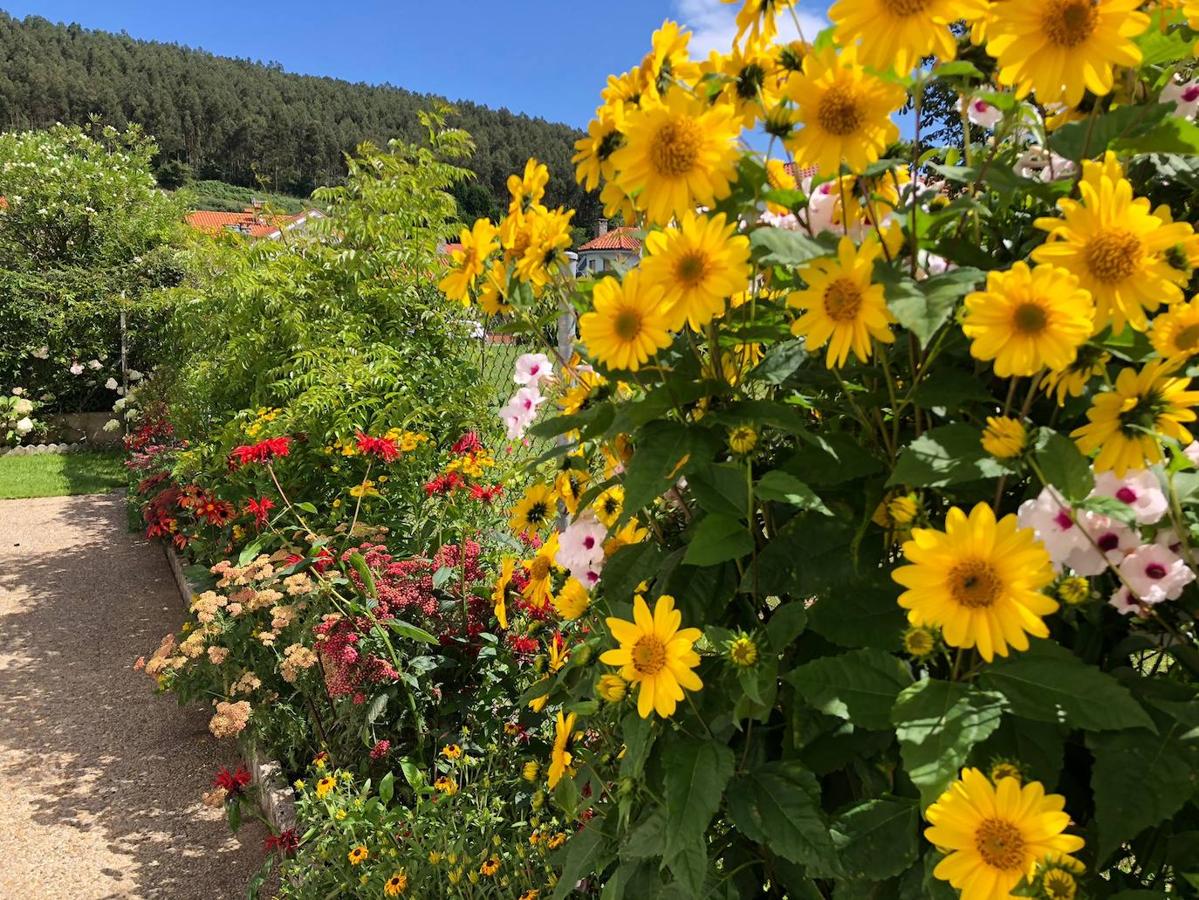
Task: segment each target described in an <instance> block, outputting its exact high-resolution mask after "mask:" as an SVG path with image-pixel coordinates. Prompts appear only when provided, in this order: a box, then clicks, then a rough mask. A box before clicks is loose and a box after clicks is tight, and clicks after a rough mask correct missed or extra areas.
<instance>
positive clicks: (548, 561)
mask: <svg viewBox="0 0 1199 900" xmlns="http://www.w3.org/2000/svg"><path fill="white" fill-rule="evenodd" d="M557 555H558V532H556V531H555V532H554V533H553V534H551V535H550V536H549V539H548V540H547V541H546V542H545V543H544V544H542V545H541V546H540V547H538V548H537V552H536V553H535V554H534V555H533V558H532V559H526V560H525V561H524V562H523V563H521V565H522V566H524V569H525V574H526V575H527V576H528V581H527V582H526V583H525V586H524V589H523V590H522V591H521V592H520V595H521V596H522V597H524V598H525V600H527V601H528V602H529V605H530V606H535V607H537V608H538V609H544V608H545V606H546V604H549V603H553V602H554V570H555V569H557V568H558V565H557V563H555V562H554V557H555V556H557Z"/></svg>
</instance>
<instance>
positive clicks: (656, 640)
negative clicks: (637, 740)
mask: <svg viewBox="0 0 1199 900" xmlns="http://www.w3.org/2000/svg"><path fill="white" fill-rule="evenodd" d="M682 622H683V616H682V613H680V612H679V611H678V610H676V609H675V608H674V598H673V597H670V596H668V595H666V594H663V595H662V596H661V597H659V598H658V602H657V604H656V605H655V606H654V612H653V614H652V615H651V614H650V611H649V607H648V606H647V605H646V603H645V599H644V598H643V597H641V596H640V595H638V596H637V597H636V598H634V600H633V621H632V622H629V621H626V620H624V619H617V618H612V617H609V618H608V619H607V624H608V629H609V630H610V631H611V632H612V636H613V637H614V638H616V640H617V642H618V643H619V644H620V646H619V647H617V648H616V649H614V650H608V651H606V652H605V653H604V654H603V655H602V656H600V661H601V662H603V663H605V664H606V665H609V666H620V667H621V669H620V677H621V678H623V679H624V680H625V681H628V682H631V683H635V684H636V685H637V712H638V713H639V714H640V715H641V718H643V719H645V718H648V717H649V714H650V713H651V712H656V713H657V714H658V715H659V716H661V717H662V718H664V719H668V718H670V717H671V716H672V715H674V711H675V707H676V706H677V705H678V702H679V701H680V700H682V699H683V691H684V690H688V691H698V690H700V689H701V688H702V687H703V682H702V681H700V679H699V676H698V675H696V674H695V671H694V670H695V668H696V666H698V665H699V654H697V653H696V652H695V650H693V649H692V647H693V645H694V644H695V642H696V641H697V640H699V638H700V635H701V634H702V632H701V631H700V630H699V629H698V628H683V629H680V628H679V626H680V625H681V624H682Z"/></svg>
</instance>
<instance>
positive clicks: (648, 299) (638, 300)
mask: <svg viewBox="0 0 1199 900" xmlns="http://www.w3.org/2000/svg"><path fill="white" fill-rule="evenodd" d="M592 302H593V304H594V307H595V308H594V309H593V310H592V311H591V312H588V313H584V314H583V315H582V316H581V317H580V318H579V337H580V338H582V340H583V343H584V344H586V345H587V349H588V350H590V351H591V354H592V355H593V356H594V357H595V358H596V359H598V360H599V361H600V362H602V363H603V364H604V365H605V366H607V367H608V368H610V369H628V370H629V371H631V372H635V371H637V370H638V369H639V368H641V366H642V365H643V364H644V363H645V362H646V361H647V360H648V359H649V358H650V357H651V356H653V355H654V354H655V353H657V352H658V351H659V350H661V349H662V348H663V347H669V346H670V330H669V329H670V317H669V306H668V305H667V304H666V303H664V302H663V300H662V289H661V288H660V287H658V286H657V285H654V284H651V283H650V282H649V280H648V279H647V278H646V277H645V276H644V274H643V273H642V272H641V271H640V270H637V269H634V270H633V271H632V272H629V273H628V274H626V275H625V276H624V280H623V281H618V280H616V279H615V278H611V277H608V278H605V279H604V280H603V281H601V282H600V283H599V284H597V285H596V286H595V290H594V292H593V293H592Z"/></svg>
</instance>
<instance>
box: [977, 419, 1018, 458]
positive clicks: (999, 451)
mask: <svg viewBox="0 0 1199 900" xmlns="http://www.w3.org/2000/svg"><path fill="white" fill-rule="evenodd" d="M981 443H982V445H983V449H984V450H986V451H987V452H988V453H990V454H991V455H992V456H994V457H995V458H996V459H1011V458H1012V457H1015V456H1019V455H1020V454H1021V453H1023V452H1024V447H1025V445H1026V444H1027V443H1028V432H1027V431H1025V429H1024V425H1023V424H1022V423H1021V422H1020V420H1019V419H1013V418H1011V417H1009V416H987V427H986V428H984V429H983V436H982V441H981Z"/></svg>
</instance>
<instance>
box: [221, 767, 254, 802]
mask: <svg viewBox="0 0 1199 900" xmlns="http://www.w3.org/2000/svg"><path fill="white" fill-rule="evenodd" d="M249 784H250V773H249V772H247V771H246V770H245V767H244V766H238V767H237V771H236V772H230V771H229V770H228V769H221V770H220V771H219V772H217V773H216V778H214V779H212V786H213V787H219V788H224V789H225V790H226V791H227V792H228V794H229V796H230V797H236V796H237V795H238V794H240V793H241V792H242V791H243V790H245V789H246V787H247V786H249Z"/></svg>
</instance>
